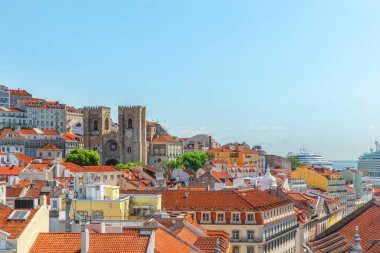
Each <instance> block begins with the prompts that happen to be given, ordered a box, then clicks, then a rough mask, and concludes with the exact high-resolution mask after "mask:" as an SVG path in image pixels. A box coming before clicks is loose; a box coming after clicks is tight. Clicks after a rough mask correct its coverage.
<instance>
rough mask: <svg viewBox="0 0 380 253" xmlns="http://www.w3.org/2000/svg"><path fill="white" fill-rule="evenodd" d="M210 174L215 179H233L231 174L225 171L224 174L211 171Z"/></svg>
mask: <svg viewBox="0 0 380 253" xmlns="http://www.w3.org/2000/svg"><path fill="white" fill-rule="evenodd" d="M210 174H211V176H213V177H214V178H217V179H221V178H232V177H231V176H230V175H229V174H227V173H226V172H224V171H222V172H217V171H211V172H210Z"/></svg>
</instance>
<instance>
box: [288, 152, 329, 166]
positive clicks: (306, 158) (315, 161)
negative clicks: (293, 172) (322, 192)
mask: <svg viewBox="0 0 380 253" xmlns="http://www.w3.org/2000/svg"><path fill="white" fill-rule="evenodd" d="M287 157H288V158H289V157H297V158H298V159H299V161H300V162H301V163H303V164H305V165H309V166H313V165H315V166H322V167H328V168H331V167H332V165H333V164H334V163H332V162H330V161H328V160H326V159H325V158H324V157H323V156H320V155H315V154H311V153H308V152H306V150H305V149H303V148H302V149H300V152H299V153H292V152H289V153H288V156H287Z"/></svg>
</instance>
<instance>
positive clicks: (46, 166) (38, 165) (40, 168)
mask: <svg viewBox="0 0 380 253" xmlns="http://www.w3.org/2000/svg"><path fill="white" fill-rule="evenodd" d="M51 166H52V165H50V164H47V163H30V164H29V165H28V166H26V168H28V169H29V170H32V169H35V170H37V171H38V172H42V171H43V169H50V167H51Z"/></svg>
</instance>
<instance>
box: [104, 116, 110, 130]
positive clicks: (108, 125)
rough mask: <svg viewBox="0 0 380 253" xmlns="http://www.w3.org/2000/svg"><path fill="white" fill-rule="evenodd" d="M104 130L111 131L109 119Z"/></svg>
mask: <svg viewBox="0 0 380 253" xmlns="http://www.w3.org/2000/svg"><path fill="white" fill-rule="evenodd" d="M104 129H105V130H109V129H110V121H109V119H108V118H106V121H105V122H104Z"/></svg>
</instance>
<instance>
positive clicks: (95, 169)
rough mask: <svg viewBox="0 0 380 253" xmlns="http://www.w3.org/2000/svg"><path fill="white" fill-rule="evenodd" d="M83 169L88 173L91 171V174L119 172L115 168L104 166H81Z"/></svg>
mask: <svg viewBox="0 0 380 253" xmlns="http://www.w3.org/2000/svg"><path fill="white" fill-rule="evenodd" d="M83 167H84V168H86V169H87V170H89V171H92V172H118V171H119V170H117V169H116V168H114V167H112V166H106V165H102V166H83Z"/></svg>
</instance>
